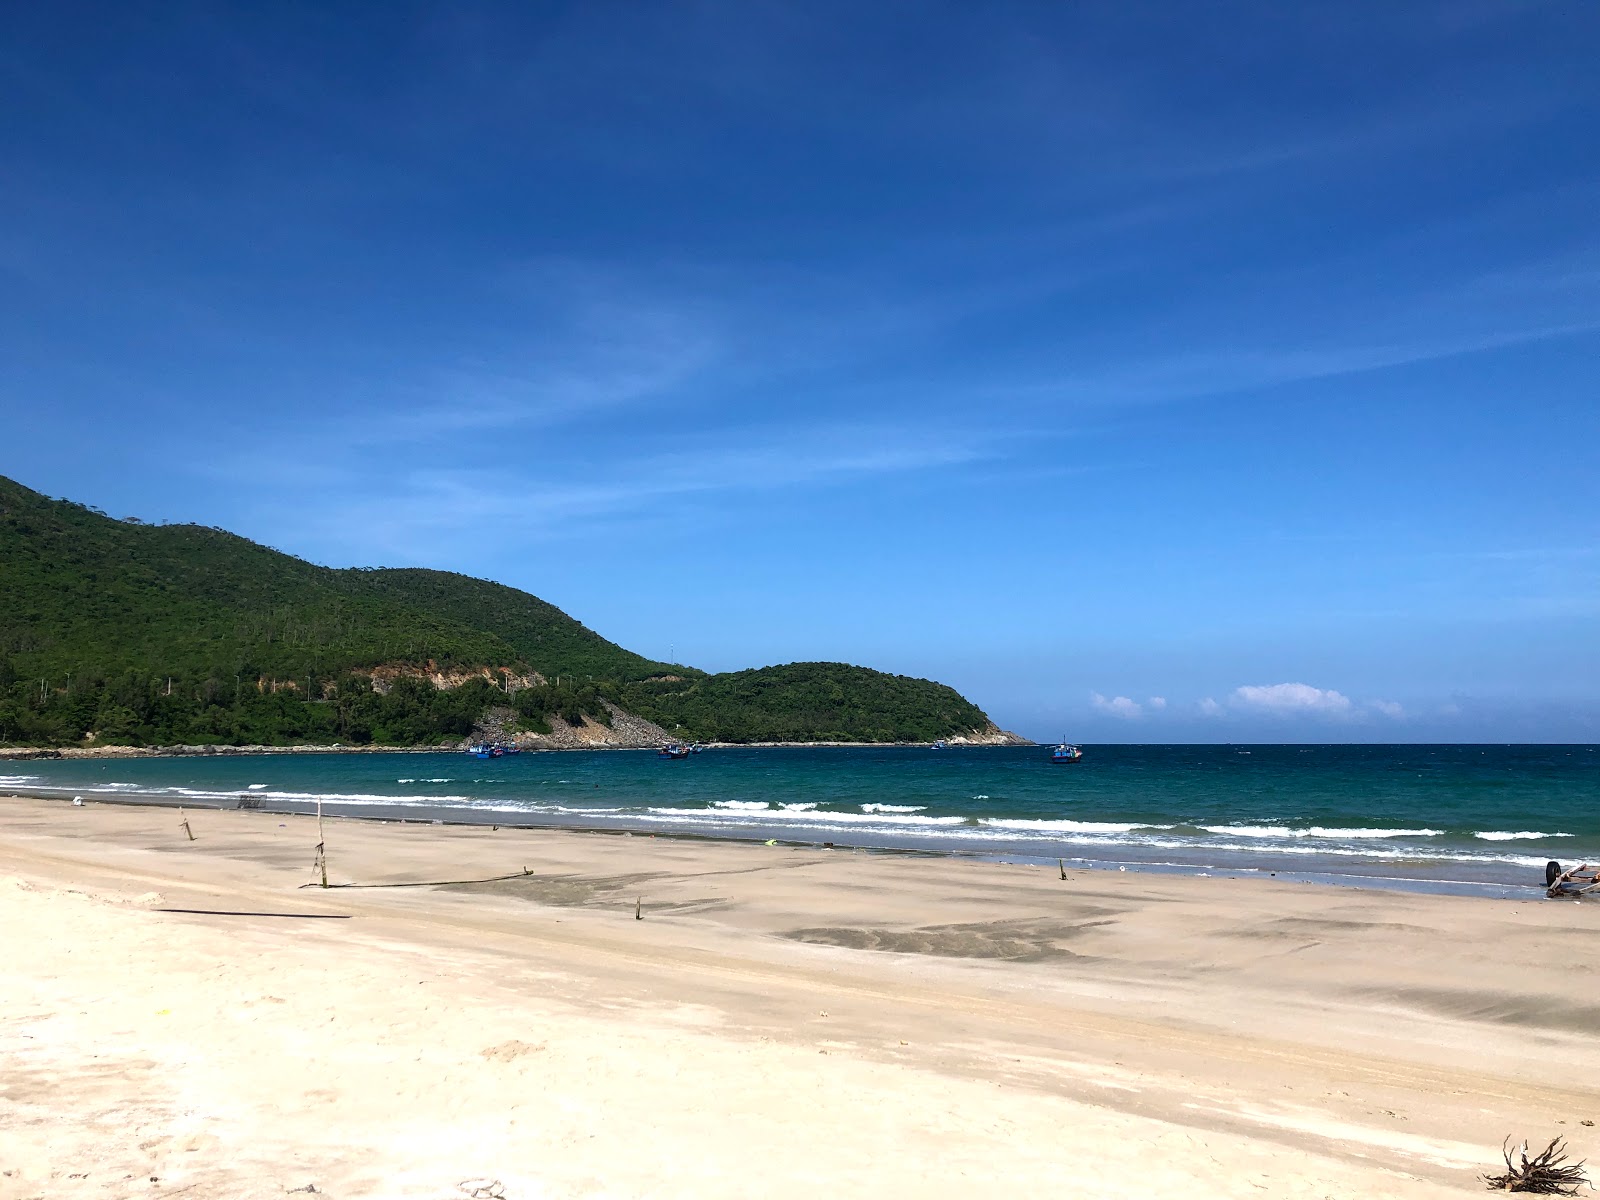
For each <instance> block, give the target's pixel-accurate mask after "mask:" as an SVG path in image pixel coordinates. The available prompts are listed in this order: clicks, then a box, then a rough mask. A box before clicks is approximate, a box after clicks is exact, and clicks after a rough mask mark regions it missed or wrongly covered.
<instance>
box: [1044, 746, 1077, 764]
mask: <svg viewBox="0 0 1600 1200" xmlns="http://www.w3.org/2000/svg"><path fill="white" fill-rule="evenodd" d="M1082 757H1083V747H1082V746H1074V745H1072V743H1070V742H1065V741H1064V742H1062V743H1061V744H1060V745H1059V746H1057V747H1056V748H1055V749H1054V750H1052V751H1051V752H1050V761H1051V762H1053V763H1075V762H1077V761H1078V760H1079V759H1080V758H1082Z"/></svg>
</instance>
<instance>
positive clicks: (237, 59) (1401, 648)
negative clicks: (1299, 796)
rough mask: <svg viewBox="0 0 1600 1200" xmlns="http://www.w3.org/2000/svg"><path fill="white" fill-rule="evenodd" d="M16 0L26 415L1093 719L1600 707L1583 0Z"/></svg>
mask: <svg viewBox="0 0 1600 1200" xmlns="http://www.w3.org/2000/svg"><path fill="white" fill-rule="evenodd" d="M237 8H238V11H236V12H233V13H231V14H229V13H227V12H226V11H224V9H223V8H219V7H217V6H210V5H206V6H202V5H193V6H185V5H182V4H175V5H170V6H132V5H107V6H105V7H103V8H96V7H92V6H81V5H78V6H75V5H71V4H63V5H34V6H24V7H14V8H13V9H12V10H11V11H10V12H9V13H8V14H7V15H6V17H5V18H4V21H5V36H4V37H3V38H0V89H3V91H0V98H3V101H4V107H5V111H6V113H7V115H8V119H7V120H5V121H4V122H0V162H3V163H4V164H5V165H4V167H3V169H0V419H3V425H0V429H3V431H4V436H3V437H0V473H4V474H6V475H10V476H12V477H14V478H17V479H19V480H20V481H21V482H23V483H26V484H28V485H30V486H32V487H35V488H38V489H40V490H42V491H45V492H48V493H50V494H52V495H65V496H70V497H72V498H75V499H80V500H83V501H86V502H88V503H92V504H95V505H98V506H100V507H102V508H105V509H106V510H108V511H109V512H111V513H112V514H113V515H119V516H120V515H137V516H140V517H142V518H144V519H147V520H160V519H169V520H192V521H199V522H202V523H205V524H214V525H221V526H224V527H227V528H230V529H234V530H236V531H238V532H241V533H243V534H245V535H247V536H249V537H252V538H255V539H256V540H259V541H262V542H266V543H268V544H270V545H273V546H277V547H279V548H281V549H284V550H288V551H291V552H293V553H296V554H299V555H302V556H304V557H307V558H310V559H313V560H315V561H318V562H324V563H329V564H332V565H351V564H382V565H401V564H418V565H427V566H435V567H444V568H449V569H454V570H460V571H465V572H468V573H470V574H474V575H481V576H486V577H489V578H492V579H498V580H501V581H504V582H506V583H511V584H514V585H517V586H519V587H523V588H526V589H528V590H529V591H532V592H535V593H537V594H538V595H540V596H543V597H545V598H546V599H548V600H550V601H552V602H554V603H556V604H559V605H560V606H562V607H563V608H565V609H567V610H568V611H569V612H571V613H573V614H574V615H576V616H578V617H579V618H580V619H582V620H583V621H584V622H585V623H587V624H589V625H590V626H591V627H593V628H595V629H597V630H599V631H601V632H602V633H604V634H606V635H607V636H609V637H611V638H613V639H615V640H617V641H619V642H621V643H623V644H624V645H627V646H629V647H631V648H633V649H637V650H639V651H642V652H644V653H647V654H650V655H654V656H658V657H663V658H665V657H672V658H675V659H676V660H678V661H683V662H688V663H693V664H695V665H698V666H702V667H706V668H708V669H713V670H716V669H731V668H737V667H742V666H749V665H757V664H762V663H772V662H786V661H792V660H797V659H830V660H833V659H844V660H849V661H856V662H861V663H865V664H869V665H873V666H877V667H881V668H884V669H888V670H893V671H900V672H905V673H908V674H918V675H928V676H932V677H935V678H938V679H941V680H944V681H946V682H949V683H951V684H953V685H954V686H956V687H958V688H960V689H961V690H962V691H964V692H966V693H967V694H968V695H970V696H971V697H972V698H974V699H975V700H976V701H977V702H979V703H980V704H981V705H982V706H983V707H985V708H986V709H987V710H988V711H989V712H991V713H992V714H993V715H994V716H995V717H996V718H997V719H998V720H1000V721H1001V723H1002V724H1005V725H1007V726H1009V727H1012V728H1016V729H1018V730H1020V731H1022V732H1024V733H1027V734H1030V735H1032V736H1035V737H1040V738H1044V737H1053V736H1059V735H1061V734H1062V733H1066V734H1068V735H1069V736H1072V737H1074V738H1077V739H1080V740H1084V741H1111V740H1117V741H1185V740H1205V741H1212V740H1216V741H1245V740H1268V741H1277V740H1340V741H1342V740H1377V741H1402V740H1430V739H1444V740H1591V741H1592V740H1600V619H1597V618H1600V449H1597V447H1600V403H1597V396H1596V385H1597V383H1600V371H1597V369H1596V364H1597V362H1600V358H1597V351H1600V233H1597V226H1596V220H1595V217H1596V214H1597V212H1600V155H1597V154H1596V152H1595V148H1596V144H1597V143H1596V129H1597V128H1600V83H1597V77H1600V73H1597V72H1595V70H1594V63H1595V62H1596V61H1600V9H1596V8H1594V7H1592V6H1589V5H1582V4H1563V3H1548V4H1540V3H1484V2H1475V0H1450V2H1441V3H1410V4H1399V5H1396V4H1392V3H1391V4H1382V5H1378V4H1357V3H1349V4H1325V5H1324V4H1317V5H1293V4H1290V5H1285V4H1282V3H1276V2H1272V3H1266V2H1263V3H1226V2H1223V3H1217V4H1210V5H1194V4H1187V3H1178V2H1173V3H1156V2H1144V3H1141V2H1130V3H1119V4H1086V5H1072V6H1068V5H1055V4H1006V3H996V4H989V5H981V6H979V5H959V4H951V5H938V4H919V5H905V4H897V3H883V4H876V5H847V4H827V3H793V4H783V3H763V2H760V0H748V2H741V3H727V4H712V3H691V4H660V5H632V4H617V5H612V4H602V3H588V4H583V5H576V4H572V5H567V4H542V5H509V4H508V5H505V6H496V5H474V4H449V5H437V6H427V5H403V4H402V5H372V6H362V5H345V6H343V7H341V8H338V9H337V11H335V10H334V9H333V7H332V6H320V5H319V6H313V5H292V4H279V5H270V6H254V7H253V8H247V7H246V6H237Z"/></svg>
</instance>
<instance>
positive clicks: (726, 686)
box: [0, 478, 989, 745]
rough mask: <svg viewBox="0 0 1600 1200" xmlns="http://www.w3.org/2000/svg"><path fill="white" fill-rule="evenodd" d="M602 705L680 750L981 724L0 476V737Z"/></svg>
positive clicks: (445, 719)
mask: <svg viewBox="0 0 1600 1200" xmlns="http://www.w3.org/2000/svg"><path fill="white" fill-rule="evenodd" d="M610 704H614V705H616V706H618V707H620V708H623V709H625V710H627V711H629V712H633V713H636V714H637V715H639V716H642V717H645V718H646V719H648V720H651V721H655V722H656V723H658V724H660V725H662V726H663V727H665V728H667V729H669V730H673V731H674V732H676V733H678V734H680V735H681V736H683V737H685V738H695V739H699V740H719V741H921V740H929V739H932V738H936V737H944V736H950V735H953V734H958V733H963V732H966V731H970V730H973V729H981V728H985V727H988V726H989V722H988V718H987V717H985V716H984V714H983V713H982V712H981V711H980V710H979V709H978V708H976V707H975V706H974V705H972V704H971V703H969V702H968V701H966V700H965V699H963V698H962V697H961V696H960V695H958V694H957V693H956V692H955V691H953V690H952V689H950V688H947V687H944V686H943V685H941V684H936V683H931V682H929V681H927V680H921V679H909V678H906V677H903V676H895V675H885V674H882V673H881V672H877V671H870V670H867V669H865V668H862V667H852V666H847V665H845V664H842V663H797V664H791V665H788V666H783V667H767V668H762V669H759V670H750V671H738V672H733V673H729V674H723V675H707V674H706V673H705V672H703V671H698V670H695V669H694V668H691V667H684V666H681V665H677V664H667V663H660V662H655V661H652V660H650V659H647V658H645V657H643V656H641V655H638V654H634V653H633V652H631V651H629V650H625V649H623V648H622V647H621V646H618V645H616V644H615V643H613V642H610V641H607V640H606V639H605V638H603V637H601V636H600V635H599V634H597V633H595V632H594V631H593V630H591V629H588V628H587V627H585V626H584V625H583V624H581V623H580V622H578V621H576V620H574V619H573V618H571V617H570V616H568V615H567V614H566V613H564V612H562V611H561V610H560V609H558V608H556V607H554V606H553V605H551V604H548V603H546V602H545V601H543V600H540V599H539V598H538V597H536V596H531V595H529V594H528V593H526V592H522V591H519V590H517V589H516V588H510V587H505V586H503V585H501V584H497V583H491V582H488V581H485V580H481V579H473V578H470V577H468V576H464V575H458V574H454V573H451V572H445V571H431V570H422V569H381V570H370V569H350V570H334V569H330V568H327V567H320V566H317V565H315V564H312V563H308V562H305V561H303V560H301V559H298V558H294V557H292V556H290V555H286V554H281V553H279V552H278V551H276V550H271V549H268V548H267V547H265V546H260V545H257V544H256V543H254V542H250V541H248V540H246V539H244V538H241V537H237V536H235V535H233V534H230V533H227V532H224V531H222V530H219V529H210V528H205V527H202V526H196V525H146V524H142V523H139V522H137V521H133V520H131V519H130V520H122V521H119V520H114V519H112V518H111V517H108V516H107V515H105V514H104V513H100V512H96V511H94V510H92V509H89V508H86V507H84V506H82V505H78V504H73V503H70V502H68V501H64V500H52V499H49V498H47V497H45V496H42V495H40V494H38V493H37V492H33V491H30V490H29V489H28V488H25V487H23V486H21V485H20V484H17V483H15V482H13V481H11V480H8V479H4V478H0V742H10V743H15V744H28V745H60V744H70V743H76V742H79V741H81V740H83V739H85V738H89V739H90V740H92V741H95V742H98V743H101V744H110V743H115V744H124V743H131V744H174V743H184V744H269V745H270V744H287V743H293V742H312V743H328V742H342V743H349V744H359V743H366V742H378V743H381V744H392V745H417V744H433V743H438V742H443V741H452V740H459V739H460V738H462V737H464V736H466V735H468V734H470V733H471V732H472V730H473V728H474V726H475V724H476V723H477V722H478V721H479V720H480V719H481V718H482V717H483V716H484V714H485V713H486V712H488V711H489V710H491V709H498V710H501V712H502V713H504V712H506V711H509V713H510V714H511V717H510V719H511V720H512V722H513V723H514V725H515V726H517V727H520V728H522V729H524V730H528V731H533V732H547V731H548V730H549V728H550V726H549V721H550V719H551V718H552V717H560V718H562V719H564V720H566V721H568V722H571V723H574V724H576V723H578V722H579V721H581V720H582V719H583V718H584V717H586V716H587V717H589V718H592V719H594V720H597V721H600V722H601V723H609V722H610V720H611V709H610V707H609V705H610Z"/></svg>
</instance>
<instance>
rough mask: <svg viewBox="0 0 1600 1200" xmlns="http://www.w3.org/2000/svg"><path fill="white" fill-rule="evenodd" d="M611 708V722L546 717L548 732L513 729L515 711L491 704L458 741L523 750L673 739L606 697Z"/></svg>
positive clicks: (627, 745)
mask: <svg viewBox="0 0 1600 1200" xmlns="http://www.w3.org/2000/svg"><path fill="white" fill-rule="evenodd" d="M602 703H604V704H605V706H606V708H607V709H609V710H610V712H611V724H610V725H602V724H600V722H599V721H595V720H592V719H590V718H589V717H585V718H584V719H583V723H582V724H581V725H571V724H568V723H567V722H566V721H563V720H562V719H561V718H560V717H556V716H552V717H549V718H547V720H548V721H549V724H550V732H549V733H524V732H519V731H514V725H515V721H514V717H515V714H514V713H512V711H511V710H510V709H509V708H493V709H490V710H489V711H488V712H487V713H485V714H484V717H483V720H482V721H480V722H478V724H477V726H476V727H475V728H474V729H473V732H472V737H470V738H468V739H467V741H466V742H463V743H462V745H463V746H465V745H468V744H471V743H472V742H498V743H500V744H501V745H505V746H521V747H522V748H523V749H525V750H616V749H626V748H630V747H631V748H643V747H649V746H660V745H663V744H664V743H666V742H670V741H673V740H674V739H673V736H672V735H671V734H670V733H668V732H667V731H666V730H665V729H663V728H661V726H659V725H655V724H652V723H651V722H649V721H646V720H645V719H644V718H643V717H636V716H634V715H633V714H632V713H630V712H624V711H623V710H622V709H620V708H618V707H617V706H616V705H615V704H612V703H611V702H610V701H609V700H606V701H602Z"/></svg>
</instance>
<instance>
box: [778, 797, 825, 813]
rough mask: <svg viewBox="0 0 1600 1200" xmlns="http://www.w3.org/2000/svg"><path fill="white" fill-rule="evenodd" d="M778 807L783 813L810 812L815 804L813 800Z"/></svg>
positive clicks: (814, 807)
mask: <svg viewBox="0 0 1600 1200" xmlns="http://www.w3.org/2000/svg"><path fill="white" fill-rule="evenodd" d="M778 807H779V808H780V809H782V810H783V811H784V812H812V811H814V810H815V809H816V807H817V802H816V801H815V800H811V801H806V802H799V801H797V802H795V803H793V804H780V805H778Z"/></svg>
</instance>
